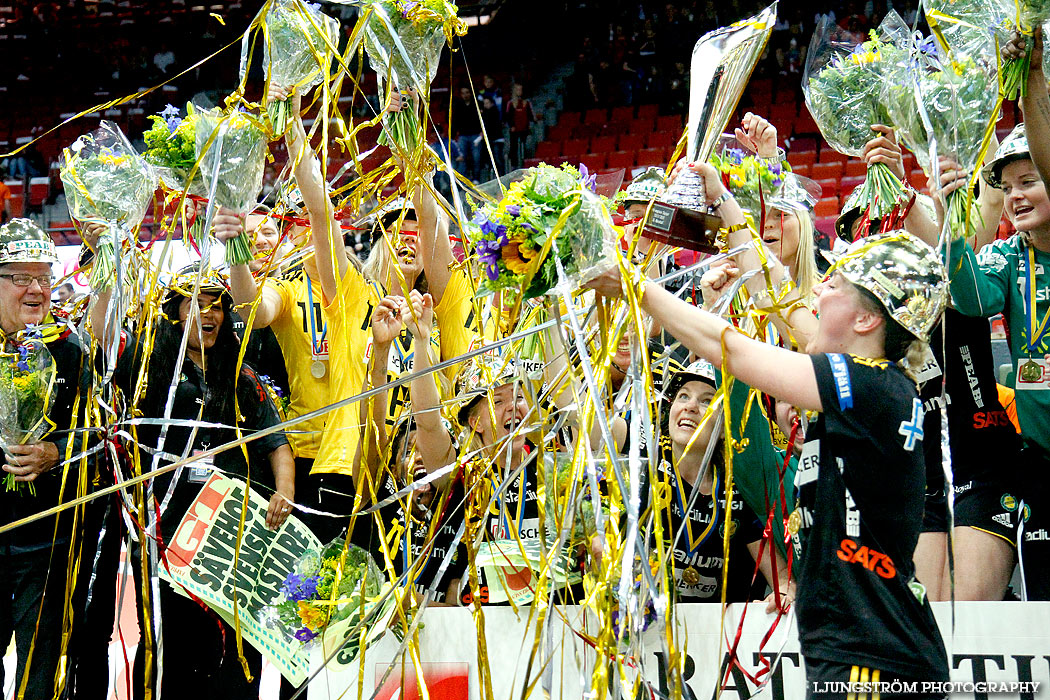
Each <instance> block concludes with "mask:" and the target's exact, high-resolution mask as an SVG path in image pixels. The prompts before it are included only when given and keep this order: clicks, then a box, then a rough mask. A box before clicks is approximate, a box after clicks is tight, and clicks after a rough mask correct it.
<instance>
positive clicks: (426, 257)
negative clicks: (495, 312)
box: [387, 90, 456, 306]
mask: <svg viewBox="0 0 1050 700" xmlns="http://www.w3.org/2000/svg"><path fill="white" fill-rule="evenodd" d="M409 92H410V93H411V96H412V99H411V100H406V99H404V98H403V97H402V96H401V94H400V93H399V92H397V91H391V94H390V104H389V105H388V106H387V111H389V112H399V111H401V110H402V109H418V107H419V98H418V97H417V95H416V91H415V90H410V91H409ZM424 162H427V161H426V160H425V159H424ZM399 164H400V166H401V169H402V172H403V173H404V175H405V176H406V178H407V176H408V172H407V167H406V165H405V164H404V163H403V162H399ZM421 177H422V178H423V180H424V182H418V181H416V186H415V187H414V188H413V189H412V192H411V193H410V197H411V199H412V206H413V208H415V210H416V222H417V224H418V226H419V241H418V245H417V253H418V255H419V256H420V258H421V259H422V261H423V271H424V272H425V273H426V276H427V285H428V288H429V292H430V295H431V296H432V297H433V300H434V306H437V305H438V304H440V303H441V297H442V296H444V294H445V287H446V286H447V285H448V280H449V277H450V276H451V274H452V273H451V271H450V270H449V265H451V264H452V263H454V262H455V261H456V259H455V257H454V256H453V254H452V244H451V243H450V242H449V240H448V227H449V222H448V215H447V214H445V210H444V209H443V208H442V207H441V204H440V203H439V202H438V200H437V198H436V197H435V196H434V192H435V190H434V174H433V173H432V172H428V173H425V174H423V175H422V176H421Z"/></svg>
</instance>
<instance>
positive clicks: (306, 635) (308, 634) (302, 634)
mask: <svg viewBox="0 0 1050 700" xmlns="http://www.w3.org/2000/svg"><path fill="white" fill-rule="evenodd" d="M316 636H317V633H316V632H314V631H313V630H311V629H310V628H309V627H303V628H301V629H299V630H298V631H297V632H296V633H295V638H296V639H298V640H299V641H300V642H309V641H310V640H311V639H313V638H314V637H316Z"/></svg>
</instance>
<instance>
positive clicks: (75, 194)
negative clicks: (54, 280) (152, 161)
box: [60, 121, 157, 290]
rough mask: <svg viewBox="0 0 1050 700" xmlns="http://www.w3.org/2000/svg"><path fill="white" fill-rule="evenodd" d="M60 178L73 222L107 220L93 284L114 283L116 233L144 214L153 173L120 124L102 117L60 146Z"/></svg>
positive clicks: (153, 182) (154, 178)
mask: <svg viewBox="0 0 1050 700" xmlns="http://www.w3.org/2000/svg"><path fill="white" fill-rule="evenodd" d="M62 155H63V157H64V160H65V162H64V164H63V165H62V170H61V173H60V174H61V178H62V184H63V186H64V191H65V195H66V206H68V207H69V215H70V216H71V217H73V219H75V220H77V221H95V222H99V223H104V224H106V225H107V226H106V232H105V233H103V234H102V236H101V238H100V239H99V242H98V247H97V250H96V251H95V260H94V263H93V265H92V269H91V285H92V287H94V288H95V289H97V290H103V289H109V288H110V287H112V286H113V280H114V275H115V271H116V259H117V250H118V247H119V245H120V243H121V241H120V235H119V233H120V231H121V230H130V229H132V228H134V227H135V226H137V225H138V223H139V222H140V221H142V217H143V216H145V215H146V210H147V209H148V208H149V205H150V202H151V201H152V200H153V193H154V191H155V190H156V189H157V174H156V172H155V171H154V170H153V168H152V167H151V166H150V165H149V163H147V162H146V161H145V160H143V159H142V158H141V157H140V156H139V154H138V153H136V152H135V149H134V148H133V147H132V145H131V143H130V142H129V141H128V139H127V137H126V136H124V134H123V133H122V132H121V130H120V128H119V127H118V126H117V125H115V124H113V123H112V122H108V121H103V122H102V124H101V125H100V126H99V128H98V129H96V130H95V131H93V132H91V133H90V134H84V135H83V136H81V137H79V138H78V139H77V140H76V141H74V142H73V145H71V146H70V147H69V148H66V149H64V150H63V152H62Z"/></svg>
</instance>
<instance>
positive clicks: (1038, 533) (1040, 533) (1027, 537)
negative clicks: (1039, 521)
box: [1024, 528, 1050, 542]
mask: <svg viewBox="0 0 1050 700" xmlns="http://www.w3.org/2000/svg"><path fill="white" fill-rule="evenodd" d="M1024 541H1025V542H1050V533H1047V531H1046V530H1044V529H1042V528H1040V529H1039V530H1032V531H1031V532H1026V533H1024Z"/></svg>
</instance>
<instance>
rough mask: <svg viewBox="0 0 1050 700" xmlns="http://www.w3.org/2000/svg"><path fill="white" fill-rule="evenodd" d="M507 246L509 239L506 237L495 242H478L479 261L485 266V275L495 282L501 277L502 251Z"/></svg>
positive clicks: (485, 240) (502, 236)
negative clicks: (500, 260)
mask: <svg viewBox="0 0 1050 700" xmlns="http://www.w3.org/2000/svg"><path fill="white" fill-rule="evenodd" d="M505 245H507V237H506V236H504V235H501V236H500V237H499V239H498V240H495V241H490V240H487V239H483V240H480V241H478V245H477V251H478V260H480V261H481V263H482V264H483V265H484V266H485V274H486V275H487V276H488V278H489V280H491V281H493V282H495V281H496V279H497V278H498V277H499V265H498V263H499V259H500V251H501V250H502V249H503V246H505Z"/></svg>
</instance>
